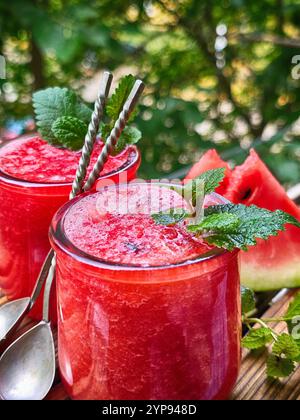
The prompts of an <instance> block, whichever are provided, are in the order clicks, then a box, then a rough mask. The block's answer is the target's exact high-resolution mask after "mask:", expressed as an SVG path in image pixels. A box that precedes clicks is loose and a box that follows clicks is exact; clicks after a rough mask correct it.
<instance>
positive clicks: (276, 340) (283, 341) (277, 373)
mask: <svg viewBox="0 0 300 420" xmlns="http://www.w3.org/2000/svg"><path fill="white" fill-rule="evenodd" d="M251 295H252V298H251ZM253 304H254V294H253V292H252V291H251V290H250V289H247V288H243V290H242V308H243V317H242V319H243V322H244V324H245V325H246V326H247V327H248V328H249V332H248V334H247V335H246V336H245V337H244V338H243V340H242V345H243V347H245V348H247V349H249V350H256V349H260V348H263V347H265V346H268V349H269V356H268V358H267V375H268V376H270V377H273V378H284V377H286V376H289V375H290V374H292V373H293V372H294V370H295V369H296V366H297V363H299V362H300V340H299V338H300V337H299V332H300V293H298V294H297V295H296V297H295V298H294V300H293V301H292V303H291V304H290V306H289V308H288V310H287V312H286V314H285V315H284V316H282V317H280V318H276V319H274V318H262V319H260V318H252V317H251V313H253ZM249 309H250V311H248V310H249ZM249 312H250V314H249ZM273 322H285V323H286V324H287V327H288V328H287V330H288V333H285V332H284V333H282V334H278V333H277V332H276V331H275V330H273V329H272V328H271V327H269V324H270V323H273ZM253 324H255V325H256V326H255V327H254V328H253V327H252V325H253ZM291 326H292V328H291Z"/></svg>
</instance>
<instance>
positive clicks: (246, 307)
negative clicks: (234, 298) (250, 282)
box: [241, 286, 256, 314]
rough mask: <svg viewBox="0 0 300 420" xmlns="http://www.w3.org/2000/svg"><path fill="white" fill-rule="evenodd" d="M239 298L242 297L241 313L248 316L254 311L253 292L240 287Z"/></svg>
mask: <svg viewBox="0 0 300 420" xmlns="http://www.w3.org/2000/svg"><path fill="white" fill-rule="evenodd" d="M241 297H242V313H243V314H248V313H249V312H252V311H253V310H254V309H255V306H256V301H255V294H254V292H253V290H251V289H249V288H248V287H244V286H241Z"/></svg>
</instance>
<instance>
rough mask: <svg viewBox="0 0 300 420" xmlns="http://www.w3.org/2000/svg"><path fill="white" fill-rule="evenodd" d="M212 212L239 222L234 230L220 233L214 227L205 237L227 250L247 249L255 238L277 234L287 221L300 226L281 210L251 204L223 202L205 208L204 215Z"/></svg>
mask: <svg viewBox="0 0 300 420" xmlns="http://www.w3.org/2000/svg"><path fill="white" fill-rule="evenodd" d="M214 214H221V215H224V216H223V217H224V220H227V218H228V214H231V215H234V216H236V217H238V218H239V221H240V224H239V226H238V227H237V229H236V232H225V231H224V233H221V232H220V231H219V230H217V229H216V231H215V233H214V232H213V230H212V231H211V234H210V235H209V236H207V237H206V238H205V240H206V242H208V243H209V244H212V245H215V246H217V247H220V248H225V249H228V250H233V249H234V248H239V249H242V250H244V251H247V249H248V246H251V245H256V239H257V238H261V239H268V238H269V237H270V236H277V235H278V232H279V231H283V230H284V226H285V225H286V224H288V223H289V224H293V225H295V226H297V227H300V223H299V222H298V221H297V220H296V219H295V218H294V217H293V216H291V215H289V214H287V213H285V212H283V211H281V210H277V211H275V212H272V211H269V210H266V209H261V208H259V207H256V206H253V205H252V206H249V207H248V206H244V205H243V204H238V205H234V204H224V205H217V206H211V207H208V208H206V209H205V216H206V217H208V216H211V215H214ZM204 220H205V219H204ZM219 223H220V219H219ZM224 224H225V223H224Z"/></svg>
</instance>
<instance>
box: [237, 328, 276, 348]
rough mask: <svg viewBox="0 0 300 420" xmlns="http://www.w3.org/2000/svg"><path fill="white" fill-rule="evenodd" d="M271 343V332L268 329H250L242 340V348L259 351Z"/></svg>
mask: <svg viewBox="0 0 300 420" xmlns="http://www.w3.org/2000/svg"><path fill="white" fill-rule="evenodd" d="M272 341H273V336H272V330H271V329H269V328H257V329H252V330H250V331H249V333H248V334H247V335H246V336H245V337H244V338H243V339H242V346H243V347H245V348H247V349H250V350H255V349H260V348H261V347H264V346H266V345H267V344H269V343H271V342H272Z"/></svg>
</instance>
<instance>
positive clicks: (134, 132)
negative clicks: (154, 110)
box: [115, 127, 142, 154]
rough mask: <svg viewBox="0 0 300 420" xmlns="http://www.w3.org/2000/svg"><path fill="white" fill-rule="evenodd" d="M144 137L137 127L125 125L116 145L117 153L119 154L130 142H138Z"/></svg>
mask: <svg viewBox="0 0 300 420" xmlns="http://www.w3.org/2000/svg"><path fill="white" fill-rule="evenodd" d="M141 138H142V133H141V132H140V130H138V129H137V128H135V127H125V128H124V131H123V133H122V134H121V137H120V138H119V140H118V143H117V144H116V147H115V153H116V154H119V153H121V152H122V150H124V149H125V148H126V146H128V145H130V144H136V143H138V141H139V140H140V139H141Z"/></svg>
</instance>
